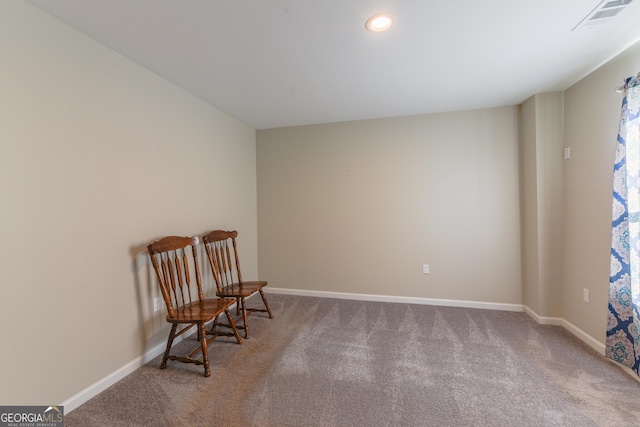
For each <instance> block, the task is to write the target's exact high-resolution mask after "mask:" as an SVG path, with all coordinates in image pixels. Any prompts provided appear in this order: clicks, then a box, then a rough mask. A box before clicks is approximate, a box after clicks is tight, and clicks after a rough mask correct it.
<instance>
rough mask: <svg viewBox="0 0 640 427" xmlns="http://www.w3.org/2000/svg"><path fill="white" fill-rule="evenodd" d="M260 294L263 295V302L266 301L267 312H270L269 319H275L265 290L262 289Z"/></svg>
mask: <svg viewBox="0 0 640 427" xmlns="http://www.w3.org/2000/svg"><path fill="white" fill-rule="evenodd" d="M260 296H261V297H262V302H263V303H264V306H265V308H266V309H267V313H269V319H273V314H271V307H269V303H268V302H267V297H266V296H265V294H264V291H263V290H262V289H260Z"/></svg>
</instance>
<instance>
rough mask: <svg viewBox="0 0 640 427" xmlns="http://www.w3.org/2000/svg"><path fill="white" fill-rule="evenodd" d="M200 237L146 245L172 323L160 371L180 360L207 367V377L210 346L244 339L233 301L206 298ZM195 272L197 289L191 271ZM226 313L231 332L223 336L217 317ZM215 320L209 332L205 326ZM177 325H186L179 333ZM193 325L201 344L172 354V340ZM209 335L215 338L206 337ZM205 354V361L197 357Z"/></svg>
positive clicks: (163, 239)
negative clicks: (222, 339)
mask: <svg viewBox="0 0 640 427" xmlns="http://www.w3.org/2000/svg"><path fill="white" fill-rule="evenodd" d="M198 244H199V239H198V237H178V236H168V237H164V238H162V239H160V240H158V241H157V242H154V243H151V244H150V245H148V246H147V250H148V252H149V256H150V257H151V263H152V264H153V268H154V270H155V272H156V276H157V279H158V286H159V287H160V292H161V293H162V298H163V299H164V302H165V304H166V306H167V322H169V323H171V324H172V326H171V332H170V333H169V338H168V339H167V348H166V350H165V352H164V357H163V358H162V364H161V365H160V369H165V368H166V367H167V360H177V361H179V362H183V363H195V364H196V365H204V376H205V377H208V376H210V375H211V370H210V368H209V352H208V346H209V344H210V343H211V342H212V341H213V340H214V339H215V338H216V337H217V336H219V335H224V336H235V338H236V340H237V342H238V344H242V339H241V338H240V334H238V330H237V329H236V326H235V322H234V319H233V317H232V316H231V313H229V306H231V305H232V304H233V303H234V300H233V299H223V298H212V299H206V298H205V296H204V292H203V289H202V283H201V278H200V266H199V265H198V251H197V248H196V247H197V245H198ZM192 270H193V271H194V273H195V286H194V284H193V277H192V273H191V271H192ZM222 313H225V314H226V316H227V319H228V321H229V327H231V329H232V332H230V333H221V332H218V331H217V330H216V327H215V326H216V323H217V320H218V316H220V315H221V314H222ZM212 320H213V321H214V322H213V324H212V327H211V329H210V330H209V331H207V329H206V326H205V325H206V323H208V322H210V321H212ZM178 325H186V326H184V327H183V328H182V329H181V330H180V331H179V332H176V331H177V329H178ZM193 326H196V327H197V332H198V339H199V342H200V345H199V346H198V347H197V348H196V349H195V350H193V352H192V353H191V354H189V355H188V356H187V357H182V356H176V355H171V354H170V349H171V346H172V344H173V340H174V339H175V338H176V337H179V336H181V335H182V334H184V333H185V332H187V331H188V330H190V329H191V328H192V327H193ZM207 335H210V336H212V337H211V338H209V339H208V338H207ZM199 352H202V360H198V359H195V358H194V356H195V355H196V354H197V353H199Z"/></svg>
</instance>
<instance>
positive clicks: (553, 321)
mask: <svg viewBox="0 0 640 427" xmlns="http://www.w3.org/2000/svg"><path fill="white" fill-rule="evenodd" d="M524 312H525V313H527V314H528V315H529V316H530V317H531V318H532V319H533V320H535V321H536V323H537V324H539V325H555V326H562V318H560V317H546V316H540V315H538V313H536V312H535V311H533V310H531V309H530V308H529V307H527V306H526V305H525V306H524Z"/></svg>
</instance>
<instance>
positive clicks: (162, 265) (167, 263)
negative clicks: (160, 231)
mask: <svg viewBox="0 0 640 427" xmlns="http://www.w3.org/2000/svg"><path fill="white" fill-rule="evenodd" d="M197 245H198V238H197V237H196V238H192V237H177V236H169V237H165V238H163V239H161V240H159V241H157V242H154V243H152V244H150V245H149V246H148V247H147V250H148V252H149V256H150V257H151V263H152V264H153V267H154V269H155V271H156V276H157V279H158V286H159V287H160V291H161V293H162V298H163V299H164V302H165V304H166V306H167V312H168V314H169V316H172V317H173V316H175V313H176V311H175V310H176V309H177V308H179V307H181V306H183V305H186V304H189V303H193V296H192V289H191V274H190V268H189V264H190V261H191V260H192V262H193V268H194V269H195V272H196V287H197V295H198V298H199V300H203V299H204V293H203V291H202V285H201V283H200V275H199V269H200V268H199V266H198V257H197V251H196V246H197ZM188 246H190V247H191V249H190V250H189V251H187V249H186V248H187V247H188Z"/></svg>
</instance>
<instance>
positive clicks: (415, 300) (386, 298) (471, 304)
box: [264, 287, 523, 311]
mask: <svg viewBox="0 0 640 427" xmlns="http://www.w3.org/2000/svg"><path fill="white" fill-rule="evenodd" d="M264 290H265V292H267V293H272V294H285V295H300V296H308V297H320V298H338V299H350V300H359V301H375V302H396V303H405V304H421V305H439V306H445V307H463V308H479V309H485V310H500V311H523V306H522V304H507V303H497V302H483V301H464V300H452V299H438V298H420V297H400V296H390V295H373V294H353V293H346V292H328V291H306V290H302V289H284V288H272V287H266V288H264Z"/></svg>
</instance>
